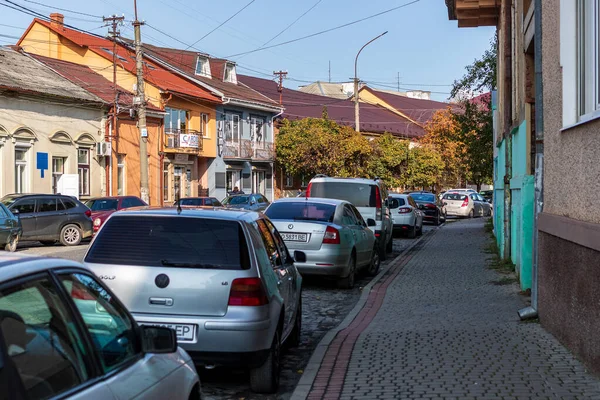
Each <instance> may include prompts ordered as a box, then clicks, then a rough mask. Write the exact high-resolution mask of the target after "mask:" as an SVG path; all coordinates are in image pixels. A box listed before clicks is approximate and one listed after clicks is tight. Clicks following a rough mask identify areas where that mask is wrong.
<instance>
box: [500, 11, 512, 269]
mask: <svg viewBox="0 0 600 400" xmlns="http://www.w3.org/2000/svg"><path fill="white" fill-rule="evenodd" d="M503 11H504V72H505V73H504V150H505V151H504V161H505V171H504V251H503V255H502V256H503V258H504V259H507V260H508V259H510V250H511V231H510V229H511V220H510V219H511V198H510V194H511V193H510V178H511V175H512V171H511V170H512V168H511V156H512V154H511V152H512V147H511V146H510V143H511V135H512V132H511V127H512V94H513V93H512V0H505V1H504V10H503Z"/></svg>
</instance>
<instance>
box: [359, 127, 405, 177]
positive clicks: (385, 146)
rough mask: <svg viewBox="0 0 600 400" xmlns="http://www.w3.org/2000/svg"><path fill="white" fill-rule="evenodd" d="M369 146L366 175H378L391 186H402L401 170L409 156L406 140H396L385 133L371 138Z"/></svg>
mask: <svg viewBox="0 0 600 400" xmlns="http://www.w3.org/2000/svg"><path fill="white" fill-rule="evenodd" d="M371 148H372V157H371V159H370V160H369V163H368V165H367V170H368V174H369V176H368V177H369V178H375V177H379V178H381V179H383V181H384V182H385V183H386V184H387V185H388V186H389V187H392V188H394V187H400V186H402V184H403V180H402V171H403V169H404V168H406V162H407V160H408V159H409V158H410V155H409V150H408V140H398V139H396V138H394V137H393V136H392V135H390V134H389V133H386V134H384V135H382V136H379V137H378V138H376V139H373V140H372V141H371Z"/></svg>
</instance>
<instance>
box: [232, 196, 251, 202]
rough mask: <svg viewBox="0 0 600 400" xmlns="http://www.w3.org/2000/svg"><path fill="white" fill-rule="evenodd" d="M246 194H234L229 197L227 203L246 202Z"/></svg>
mask: <svg viewBox="0 0 600 400" xmlns="http://www.w3.org/2000/svg"><path fill="white" fill-rule="evenodd" d="M248 198H249V197H248V196H234V197H231V198H230V199H229V201H228V202H227V203H228V204H246V203H247V202H248Z"/></svg>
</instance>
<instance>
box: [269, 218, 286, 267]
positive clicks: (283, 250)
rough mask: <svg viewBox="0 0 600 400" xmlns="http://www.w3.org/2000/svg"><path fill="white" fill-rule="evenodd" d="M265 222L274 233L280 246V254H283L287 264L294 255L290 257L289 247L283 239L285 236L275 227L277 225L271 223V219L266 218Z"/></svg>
mask: <svg viewBox="0 0 600 400" xmlns="http://www.w3.org/2000/svg"><path fill="white" fill-rule="evenodd" d="M264 222H265V224H267V227H268V228H269V229H270V230H271V234H272V235H273V238H274V239H275V243H277V247H278V248H279V254H281V255H282V256H283V261H284V263H285V264H287V263H288V262H289V261H288V260H290V259H291V258H292V257H290V254H289V253H288V249H287V246H286V245H285V242H284V241H283V238H282V237H281V235H280V234H279V232H278V231H277V229H275V226H274V225H273V224H272V223H271V221H269V220H268V219H265V220H264Z"/></svg>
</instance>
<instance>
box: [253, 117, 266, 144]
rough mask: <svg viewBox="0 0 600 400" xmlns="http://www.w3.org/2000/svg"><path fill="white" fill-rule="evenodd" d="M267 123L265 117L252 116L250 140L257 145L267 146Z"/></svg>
mask: <svg viewBox="0 0 600 400" xmlns="http://www.w3.org/2000/svg"><path fill="white" fill-rule="evenodd" d="M265 125H266V124H265V119H264V118H261V117H252V119H251V123H250V140H251V141H252V142H253V143H255V144H256V146H257V147H265V143H266V142H267V139H268V138H267V137H266V129H265Z"/></svg>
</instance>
